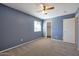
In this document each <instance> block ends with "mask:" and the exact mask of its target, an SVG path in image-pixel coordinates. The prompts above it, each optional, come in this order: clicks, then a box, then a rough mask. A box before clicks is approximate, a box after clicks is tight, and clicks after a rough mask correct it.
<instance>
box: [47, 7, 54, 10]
mask: <svg viewBox="0 0 79 59" xmlns="http://www.w3.org/2000/svg"><path fill="white" fill-rule="evenodd" d="M54 8H55V7H50V8H47V10H51V9H54Z"/></svg>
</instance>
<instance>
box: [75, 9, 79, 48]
mask: <svg viewBox="0 0 79 59" xmlns="http://www.w3.org/2000/svg"><path fill="white" fill-rule="evenodd" d="M75 18H76V26H75V27H76V46H77V48H78V49H79V8H78V9H77V12H76V15H75Z"/></svg>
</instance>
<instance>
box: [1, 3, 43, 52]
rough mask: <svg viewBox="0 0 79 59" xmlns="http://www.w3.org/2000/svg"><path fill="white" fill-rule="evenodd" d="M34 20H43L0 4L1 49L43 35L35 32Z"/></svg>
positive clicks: (41, 32)
mask: <svg viewBox="0 0 79 59" xmlns="http://www.w3.org/2000/svg"><path fill="white" fill-rule="evenodd" d="M34 20H40V21H41V26H43V21H42V20H41V19H38V18H36V17H33V16H31V15H28V14H25V13H23V12H20V11H18V10H15V9H12V8H9V7H7V6H5V5H2V4H0V51H1V50H4V49H7V48H11V47H13V46H16V45H19V44H21V43H24V42H28V41H31V40H34V39H37V38H39V37H42V36H43V28H41V29H42V31H40V32H34Z"/></svg>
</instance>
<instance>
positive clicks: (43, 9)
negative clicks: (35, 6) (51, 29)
mask: <svg viewBox="0 0 79 59" xmlns="http://www.w3.org/2000/svg"><path fill="white" fill-rule="evenodd" d="M41 7H42V8H41V12H42V13H44V14H45V15H47V13H48V12H47V11H49V10H52V9H54V8H55V7H54V6H48V5H46V4H41Z"/></svg>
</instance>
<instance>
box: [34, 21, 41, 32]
mask: <svg viewBox="0 0 79 59" xmlns="http://www.w3.org/2000/svg"><path fill="white" fill-rule="evenodd" d="M39 31H41V21H36V20H35V21H34V32H39Z"/></svg>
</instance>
